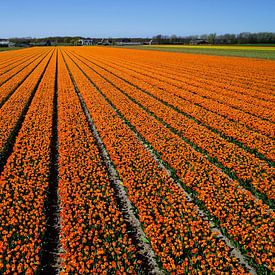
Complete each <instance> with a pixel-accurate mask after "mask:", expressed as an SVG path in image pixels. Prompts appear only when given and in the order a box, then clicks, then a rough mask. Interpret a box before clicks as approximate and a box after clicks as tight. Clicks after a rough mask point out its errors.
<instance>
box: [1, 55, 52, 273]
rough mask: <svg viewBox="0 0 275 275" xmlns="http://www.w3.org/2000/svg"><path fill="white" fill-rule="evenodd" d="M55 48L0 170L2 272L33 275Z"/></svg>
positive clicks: (45, 183)
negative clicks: (11, 149)
mask: <svg viewBox="0 0 275 275" xmlns="http://www.w3.org/2000/svg"><path fill="white" fill-rule="evenodd" d="M55 57H56V51H55V53H54V55H53V56H52V58H51V60H50V63H49V64H48V67H47V69H46V72H45V74H44V76H43V78H42V80H41V82H40V84H39V87H38V89H37V91H36V93H35V97H34V98H33V100H32V103H31V105H30V107H29V110H28V112H27V114H26V117H25V119H24V123H23V124H22V128H21V129H20V131H19V133H18V135H17V137H16V142H15V144H14V147H13V153H12V154H11V155H10V157H9V158H8V161H7V163H6V165H5V167H4V170H3V172H2V174H1V192H0V193H1V196H2V199H1V207H0V215H1V220H0V227H1V229H0V231H1V234H2V240H3V241H2V243H1V250H0V254H1V259H2V270H1V273H2V274H15V273H26V274H32V273H35V272H36V271H37V269H38V267H39V265H40V257H39V254H40V252H41V245H42V238H43V235H44V233H45V228H46V217H45V209H44V203H45V200H46V198H47V190H48V187H49V175H50V165H51V135H52V113H53V98H54V85H55V70H56V58H55Z"/></svg>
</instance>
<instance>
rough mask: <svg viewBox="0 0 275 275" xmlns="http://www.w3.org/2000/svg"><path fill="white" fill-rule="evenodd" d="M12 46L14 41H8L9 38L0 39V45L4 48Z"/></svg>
mask: <svg viewBox="0 0 275 275" xmlns="http://www.w3.org/2000/svg"><path fill="white" fill-rule="evenodd" d="M14 46H15V43H13V42H10V41H9V40H0V47H5V48H7V47H9V48H11V47H14Z"/></svg>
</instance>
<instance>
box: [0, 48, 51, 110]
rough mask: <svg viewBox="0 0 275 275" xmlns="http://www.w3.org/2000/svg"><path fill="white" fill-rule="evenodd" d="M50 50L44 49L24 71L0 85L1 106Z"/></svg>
mask: <svg viewBox="0 0 275 275" xmlns="http://www.w3.org/2000/svg"><path fill="white" fill-rule="evenodd" d="M48 53H49V50H47V51H45V50H44V51H43V54H42V55H41V56H40V57H39V58H37V59H35V61H34V62H33V63H31V64H30V65H28V66H27V67H26V68H24V69H23V70H22V71H20V72H18V73H17V74H15V75H14V76H13V77H12V78H11V79H9V80H8V81H7V82H5V83H4V84H3V85H1V86H0V106H1V105H2V104H3V103H4V102H5V100H6V99H7V98H8V97H9V96H10V95H11V93H12V92H13V91H14V90H15V89H17V88H18V87H19V86H20V84H21V83H22V82H24V80H25V79H26V78H27V77H28V76H30V75H31V73H32V72H33V70H34V69H35V68H36V67H37V66H38V64H39V63H41V62H42V60H43V59H44V58H45V57H46V55H47V54H48Z"/></svg>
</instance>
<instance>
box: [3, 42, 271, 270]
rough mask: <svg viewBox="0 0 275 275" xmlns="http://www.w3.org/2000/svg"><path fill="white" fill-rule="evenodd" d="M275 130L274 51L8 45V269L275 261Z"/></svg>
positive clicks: (232, 266)
mask: <svg viewBox="0 0 275 275" xmlns="http://www.w3.org/2000/svg"><path fill="white" fill-rule="evenodd" d="M274 141H275V61H270V60H261V59H252V58H239V57H225V56H209V55H196V54H184V53H173V52H160V51H146V50H135V49H122V48H114V47H96V46H93V47H70V46H67V47H65V46H64V47H33V48H27V49H22V50H15V51H8V52H1V53H0V172H1V176H0V182H1V184H0V274H236V275H237V274H272V273H273V272H274V273H275V246H274V243H275V213H274V207H275V203H274V202H275V173H274V172H275V142H274ZM274 273H273V274H274Z"/></svg>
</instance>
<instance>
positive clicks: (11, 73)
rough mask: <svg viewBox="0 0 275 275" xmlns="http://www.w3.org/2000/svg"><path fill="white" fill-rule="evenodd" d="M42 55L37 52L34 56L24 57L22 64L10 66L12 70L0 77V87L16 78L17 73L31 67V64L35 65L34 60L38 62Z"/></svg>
mask: <svg viewBox="0 0 275 275" xmlns="http://www.w3.org/2000/svg"><path fill="white" fill-rule="evenodd" d="M42 55H43V52H41V51H40V52H38V53H36V54H35V55H32V56H29V57H26V58H25V60H24V62H23V63H21V64H19V65H17V66H16V65H14V64H13V65H12V69H11V70H8V71H7V72H5V73H3V74H1V75H0V85H2V84H3V83H4V82H6V81H8V80H9V79H11V78H12V77H14V76H16V75H17V74H18V73H19V72H21V71H23V70H26V71H27V69H28V68H29V67H31V65H32V63H34V64H35V61H36V60H39V57H41V56H42Z"/></svg>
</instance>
